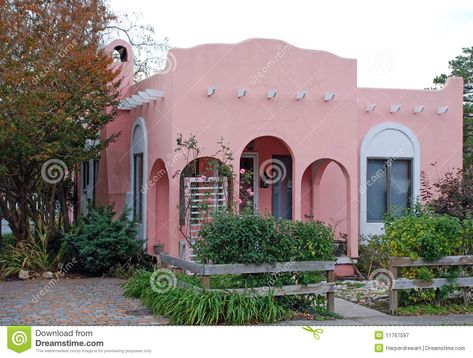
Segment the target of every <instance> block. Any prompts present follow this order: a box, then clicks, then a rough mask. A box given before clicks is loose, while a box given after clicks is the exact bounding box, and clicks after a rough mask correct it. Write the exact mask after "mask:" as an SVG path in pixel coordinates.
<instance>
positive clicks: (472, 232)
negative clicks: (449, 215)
mask: <svg viewBox="0 0 473 358" xmlns="http://www.w3.org/2000/svg"><path fill="white" fill-rule="evenodd" d="M462 243H463V248H462V250H461V251H462V252H463V253H464V254H465V255H473V219H465V220H463V222H462Z"/></svg>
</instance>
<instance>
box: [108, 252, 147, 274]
mask: <svg viewBox="0 0 473 358" xmlns="http://www.w3.org/2000/svg"><path fill="white" fill-rule="evenodd" d="M155 266H156V259H155V258H154V257H153V256H150V255H148V254H147V253H146V250H145V249H144V248H141V249H140V250H139V251H138V253H137V254H136V255H134V256H131V257H130V258H129V259H128V260H127V261H126V262H125V263H118V264H115V265H113V266H112V267H111V268H110V270H109V271H108V273H109V275H110V276H113V277H119V278H125V279H126V278H130V277H132V276H133V275H134V274H135V272H136V271H137V270H152V269H153V267H155Z"/></svg>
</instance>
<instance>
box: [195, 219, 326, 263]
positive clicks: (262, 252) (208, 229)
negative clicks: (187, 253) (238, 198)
mask: <svg viewBox="0 0 473 358" xmlns="http://www.w3.org/2000/svg"><path fill="white" fill-rule="evenodd" d="M200 236H201V238H202V239H201V240H198V241H197V242H196V244H195V246H194V253H195V254H196V256H197V259H198V260H199V261H200V262H203V263H208V262H212V263H214V264H231V263H254V264H261V263H265V262H268V263H274V262H289V261H310V260H330V259H332V257H333V256H332V243H333V238H334V234H333V230H332V228H331V227H330V226H326V225H324V224H323V223H321V222H315V221H314V222H300V221H295V222H294V221H290V220H275V219H274V218H273V217H271V216H264V217H261V216H260V215H259V214H257V213H245V214H243V215H237V214H233V213H229V212H219V213H217V214H216V215H215V216H214V217H213V218H212V220H211V222H209V223H207V224H205V225H204V226H203V228H202V230H201V231H200Z"/></svg>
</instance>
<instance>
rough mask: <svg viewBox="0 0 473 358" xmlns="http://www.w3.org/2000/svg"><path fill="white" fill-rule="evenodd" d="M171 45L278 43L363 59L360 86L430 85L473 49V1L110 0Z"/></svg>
mask: <svg viewBox="0 0 473 358" xmlns="http://www.w3.org/2000/svg"><path fill="white" fill-rule="evenodd" d="M110 4H111V8H112V10H113V11H115V12H118V13H120V12H127V13H132V12H134V13H139V14H141V15H142V18H141V21H142V22H143V23H146V24H150V25H152V26H153V27H154V30H155V33H156V37H157V39H162V38H165V37H167V38H168V39H169V42H170V44H171V45H172V46H173V47H192V46H195V45H199V44H203V43H215V42H217V43H235V42H240V41H242V40H245V39H248V38H255V37H257V38H259V37H262V38H276V39H281V40H284V41H286V42H289V43H290V44H292V45H295V46H298V47H302V48H310V49H318V50H324V51H329V52H332V53H334V54H336V55H339V56H342V57H348V58H355V59H357V61H358V86H360V87H381V88H383V87H386V88H426V87H431V86H432V79H433V78H434V77H435V76H436V75H438V74H440V73H449V69H448V61H449V60H451V59H453V58H454V57H455V56H457V55H459V54H460V53H461V51H462V48H463V47H471V46H473V1H472V0H448V1H447V0H431V1H424V0H395V1H394V0H391V1H386V0H377V1H374V0H351V1H350V0H346V1H345V0H344V1H342V0H324V1H321V0H312V1H311V0H232V1H225V0H220V1H219V0H194V1H192V0H166V1H162V0H132V1H130V0H110Z"/></svg>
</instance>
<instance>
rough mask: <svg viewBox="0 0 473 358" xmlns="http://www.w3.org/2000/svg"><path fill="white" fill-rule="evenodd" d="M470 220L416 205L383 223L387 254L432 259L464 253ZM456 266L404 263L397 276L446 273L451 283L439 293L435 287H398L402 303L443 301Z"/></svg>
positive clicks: (418, 276)
mask: <svg viewBox="0 0 473 358" xmlns="http://www.w3.org/2000/svg"><path fill="white" fill-rule="evenodd" d="M472 228H473V226H472V224H471V223H470V222H469V221H467V220H464V221H463V222H462V221H460V219H459V218H457V217H453V216H449V215H445V214H436V213H432V212H431V211H429V210H428V209H426V208H422V207H417V208H416V209H415V210H413V211H412V212H411V213H406V214H405V216H402V217H399V218H388V220H387V221H386V224H385V231H386V238H385V240H386V243H387V248H388V251H389V256H394V257H402V256H407V257H410V258H412V259H417V258H419V257H422V258H424V259H426V260H427V261H435V260H438V259H440V258H441V257H443V256H448V255H463V254H465V253H466V252H468V250H469V249H468V247H470V250H471V241H468V240H471V234H472V233H473V231H472ZM457 275H458V273H457V268H455V267H441V266H440V267H439V266H435V267H407V268H402V269H401V270H400V276H402V277H406V278H410V279H421V280H426V281H429V280H431V279H432V278H434V277H446V278H448V279H451V281H452V284H451V285H449V287H444V288H443V289H442V290H440V292H439V293H438V294H436V293H435V290H434V289H420V290H419V289H416V290H414V289H413V290H403V291H401V304H402V305H412V304H424V303H427V304H433V303H441V302H443V303H446V299H447V298H448V293H449V292H451V291H452V290H453V289H454V287H455V286H454V279H453V277H454V276H457Z"/></svg>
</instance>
